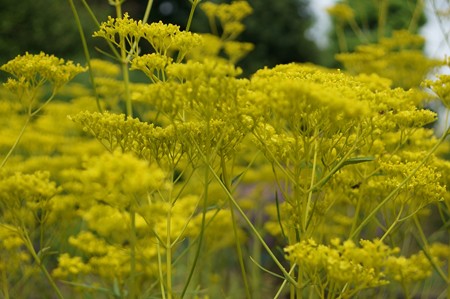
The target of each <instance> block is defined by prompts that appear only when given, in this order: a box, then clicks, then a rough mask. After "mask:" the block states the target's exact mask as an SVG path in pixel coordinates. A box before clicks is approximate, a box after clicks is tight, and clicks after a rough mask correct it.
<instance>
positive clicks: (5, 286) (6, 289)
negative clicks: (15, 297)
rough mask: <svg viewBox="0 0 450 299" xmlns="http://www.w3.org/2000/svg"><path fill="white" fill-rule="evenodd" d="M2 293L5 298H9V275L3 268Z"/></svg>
mask: <svg viewBox="0 0 450 299" xmlns="http://www.w3.org/2000/svg"><path fill="white" fill-rule="evenodd" d="M2 293H3V298H5V299H9V287H8V277H7V276H6V271H5V270H2Z"/></svg>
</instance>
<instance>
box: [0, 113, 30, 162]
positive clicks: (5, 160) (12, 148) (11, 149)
mask: <svg viewBox="0 0 450 299" xmlns="http://www.w3.org/2000/svg"><path fill="white" fill-rule="evenodd" d="M30 119H31V116H30V115H29V116H28V117H27V119H26V121H25V124H24V125H23V127H22V129H21V130H20V133H19V135H18V136H17V138H16V141H15V142H14V144H13V145H12V147H11V148H10V149H9V152H8V153H7V154H6V156H5V158H4V159H3V161H2V164H0V169H1V168H3V166H5V164H6V162H7V161H8V159H9V157H10V156H11V155H12V153H13V152H14V150H15V149H16V147H17V145H18V144H19V142H20V139H22V136H23V134H24V133H25V129H26V128H27V126H28V123H29V122H30Z"/></svg>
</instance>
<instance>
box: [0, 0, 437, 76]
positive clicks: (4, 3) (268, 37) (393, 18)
mask: <svg viewBox="0 0 450 299" xmlns="http://www.w3.org/2000/svg"><path fill="white" fill-rule="evenodd" d="M74 2H75V4H76V5H77V8H78V13H79V14H80V18H81V20H82V23H83V26H84V30H85V33H86V35H87V36H88V37H90V36H91V34H92V32H94V31H95V30H96V25H95V22H94V21H93V20H92V18H91V17H90V16H89V14H88V12H87V11H86V9H85V8H84V7H83V5H82V1H81V0H75V1H74ZM213 2H229V1H213ZM248 2H249V3H250V5H251V6H252V7H253V10H254V11H253V14H252V15H251V16H249V17H247V18H246V19H245V25H246V31H245V32H244V33H243V34H242V35H241V36H240V37H239V40H241V41H248V42H251V43H253V44H255V49H254V50H253V51H252V52H251V53H250V55H248V57H246V58H245V59H244V60H242V61H241V62H240V66H241V67H243V68H244V70H246V73H247V74H251V73H253V72H254V71H256V70H257V69H259V68H261V67H264V66H268V67H272V66H274V65H276V64H280V63H288V62H312V63H315V64H319V65H323V66H328V67H339V65H338V64H337V63H336V62H335V60H334V55H335V54H336V53H338V52H339V50H338V45H337V42H336V35H335V32H336V30H335V23H336V22H333V20H331V19H330V18H329V16H328V15H327V14H326V12H325V11H324V10H325V9H326V7H328V6H330V5H333V4H334V3H335V2H336V1H335V0H320V1H319V0H277V1H273V0H249V1H248ZM345 2H346V3H348V4H349V5H350V6H351V7H353V8H354V9H355V19H356V21H357V22H359V23H361V24H362V29H363V30H364V33H365V34H366V36H368V37H369V40H368V41H367V42H376V41H377V36H376V33H375V32H376V28H377V25H378V23H377V18H378V11H377V9H376V5H377V2H379V1H375V0H368V1H360V0H347V1H345ZM428 2H430V3H434V2H435V1H427V3H428ZM88 3H89V5H90V6H91V7H92V10H93V11H94V12H95V13H96V16H97V18H98V20H99V21H100V22H101V21H103V20H106V17H107V16H108V15H112V16H114V15H115V12H114V7H113V6H111V5H110V4H109V1H108V0H89V1H88ZM416 3H417V0H390V1H389V12H388V18H387V25H386V34H387V35H389V33H390V32H392V30H395V29H401V28H408V25H409V22H410V20H411V17H412V15H413V13H414V10H415V7H416ZM146 5H147V1H145V0H126V1H125V2H124V5H123V7H124V11H128V12H129V14H130V15H131V17H133V18H142V16H143V15H144V11H145V6H146ZM190 6H191V4H190V2H189V1H188V0H155V1H154V4H153V8H152V11H151V17H150V21H158V20H162V21H163V22H165V23H169V22H170V23H174V24H178V25H180V26H181V27H182V28H183V27H184V26H185V24H186V23H187V19H188V15H189V11H190ZM432 9H433V7H431V6H430V5H428V6H427V7H425V8H424V9H423V12H421V15H420V20H419V24H420V27H419V28H417V29H415V31H419V30H424V28H425V31H424V34H426V35H427V38H429V37H431V38H433V34H431V35H430V32H431V33H433V32H435V33H438V31H439V24H438V23H436V22H434V23H433V22H431V27H430V26H428V27H427V26H424V24H426V22H427V20H428V19H431V21H433V19H432V14H430V13H428V14H427V10H428V12H430V11H431V10H432ZM434 21H436V20H434ZM433 24H434V25H433ZM427 25H430V22H429V23H427ZM433 26H434V27H433ZM208 28H209V27H208V23H207V19H206V16H205V15H204V13H203V12H202V11H201V10H200V9H197V11H196V13H195V18H194V22H193V24H192V31H194V32H205V31H207V30H208ZM344 30H345V34H346V36H347V39H348V42H347V43H348V45H347V46H348V50H349V51H351V50H353V49H354V47H355V46H356V45H358V44H359V43H361V41H360V40H358V37H357V36H356V35H355V34H354V32H353V30H352V28H351V27H350V26H348V25H346V26H344ZM426 30H428V31H426ZM435 35H436V34H435ZM441 41H442V39H441V40H440V41H438V40H437V38H434V42H435V43H440V42H441ZM99 42H100V41H99V40H98V39H93V38H89V40H88V43H89V46H90V49H94V47H96V46H97V45H96V43H99ZM428 47H429V46H428ZM26 51H28V52H30V53H38V52H40V51H44V52H46V53H48V54H54V55H56V56H58V57H62V58H65V59H72V60H75V61H76V62H80V63H83V62H84V57H83V54H82V49H81V42H80V37H79V33H78V30H77V27H76V25H75V21H74V18H73V14H72V11H71V9H70V6H69V2H68V1H54V0H20V1H17V0H0V64H3V63H5V62H7V61H8V60H10V59H12V58H14V57H15V56H16V55H18V54H23V53H25V52H26ZM429 51H431V52H433V51H434V52H435V54H436V53H437V52H436V50H433V49H431V50H429ZM91 55H93V56H94V57H102V55H101V54H100V53H99V52H97V51H95V50H92V53H91ZM441 56H443V54H442V53H441Z"/></svg>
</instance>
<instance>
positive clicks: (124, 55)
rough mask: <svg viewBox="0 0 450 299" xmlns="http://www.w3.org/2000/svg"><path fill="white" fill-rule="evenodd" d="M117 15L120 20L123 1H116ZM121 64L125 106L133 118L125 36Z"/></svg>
mask: <svg viewBox="0 0 450 299" xmlns="http://www.w3.org/2000/svg"><path fill="white" fill-rule="evenodd" d="M115 7H116V15H117V17H118V18H121V17H122V1H120V0H116V4H115ZM119 45H120V64H121V66H122V76H123V84H124V89H125V105H126V114H127V117H133V107H132V104H131V93H130V74H129V69H128V57H127V49H126V44H125V38H124V36H120V44H119Z"/></svg>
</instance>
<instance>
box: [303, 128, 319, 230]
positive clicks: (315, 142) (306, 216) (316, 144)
mask: <svg viewBox="0 0 450 299" xmlns="http://www.w3.org/2000/svg"><path fill="white" fill-rule="evenodd" d="M318 133H319V131H318V129H317V128H316V130H315V134H314V136H315V141H314V157H313V166H312V173H311V183H310V188H309V192H308V200H307V201H306V206H305V207H304V211H303V213H304V216H303V217H304V222H303V227H304V228H303V231H304V233H306V230H307V228H308V227H307V226H308V222H309V221H308V218H309V217H312V215H311V216H309V215H308V214H309V209H310V208H311V202H312V196H313V193H314V188H313V186H314V181H315V176H316V168H317V153H318V152H319V141H318ZM306 238H307V237H306Z"/></svg>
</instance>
